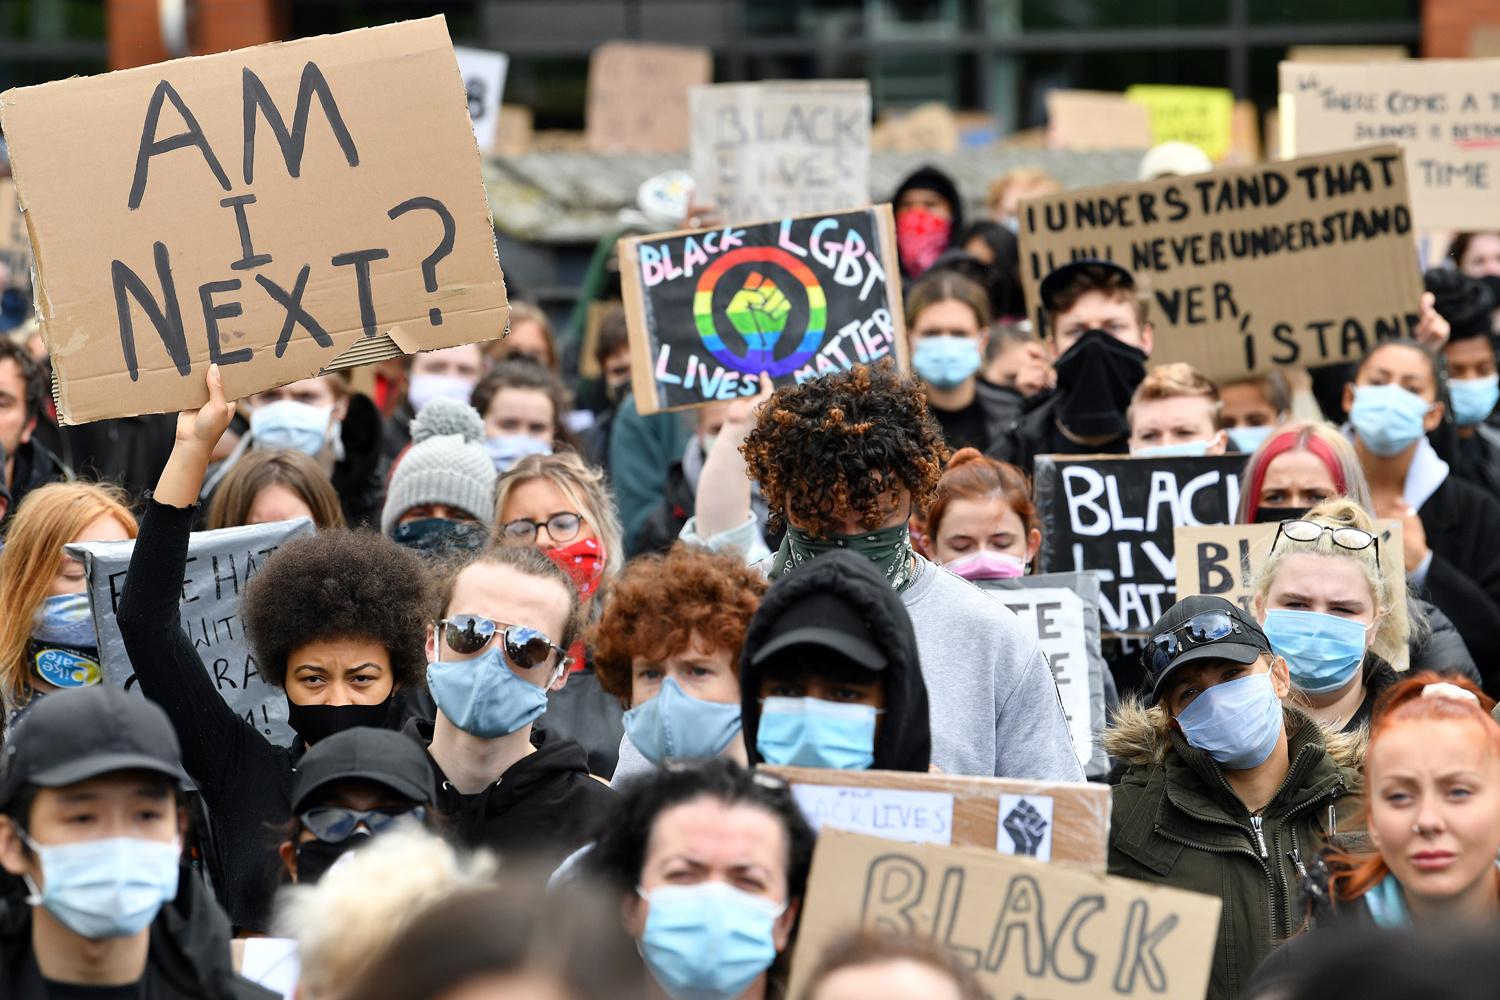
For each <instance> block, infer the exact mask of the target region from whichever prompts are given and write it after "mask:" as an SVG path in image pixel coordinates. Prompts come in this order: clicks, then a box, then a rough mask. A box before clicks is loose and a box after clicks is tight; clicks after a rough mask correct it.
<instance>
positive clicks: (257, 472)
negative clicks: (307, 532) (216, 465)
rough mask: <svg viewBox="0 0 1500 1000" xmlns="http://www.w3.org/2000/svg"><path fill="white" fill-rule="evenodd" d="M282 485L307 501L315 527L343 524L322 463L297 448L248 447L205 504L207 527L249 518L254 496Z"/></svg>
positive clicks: (235, 524) (228, 525) (235, 523)
mask: <svg viewBox="0 0 1500 1000" xmlns="http://www.w3.org/2000/svg"><path fill="white" fill-rule="evenodd" d="M271 486H284V487H286V488H287V489H289V490H291V491H292V492H293V493H295V494H297V496H299V497H301V498H302V502H303V503H305V504H307V506H308V508H309V509H310V510H311V511H312V518H313V523H314V524H316V525H317V526H318V530H319V531H326V530H328V529H329V528H342V527H344V511H343V509H342V508H341V507H340V506H339V495H338V494H337V493H335V492H334V490H333V483H331V482H329V481H328V476H327V475H325V474H324V472H323V467H322V466H320V465H319V464H318V463H317V460H316V459H314V458H312V457H310V456H308V455H304V454H303V453H302V452H300V451H289V450H285V449H281V450H275V451H267V450H263V449H258V448H252V449H250V450H249V451H247V452H245V454H243V455H241V456H240V459H239V461H238V462H235V463H234V468H232V469H230V470H229V471H228V472H227V473H225V475H224V478H223V479H222V480H220V481H219V485H218V487H217V488H216V489H215V490H214V496H213V499H212V500H211V501H209V504H208V528H209V530H213V529H216V528H236V527H239V526H240V525H242V524H244V523H246V522H247V521H248V520H249V518H250V509H251V508H252V507H254V506H255V498H256V497H258V496H260V494H261V492H262V491H264V490H265V489H267V488H268V487H271Z"/></svg>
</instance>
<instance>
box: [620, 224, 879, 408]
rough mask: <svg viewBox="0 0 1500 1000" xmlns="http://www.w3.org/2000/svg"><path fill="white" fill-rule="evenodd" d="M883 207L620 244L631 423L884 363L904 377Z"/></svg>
mask: <svg viewBox="0 0 1500 1000" xmlns="http://www.w3.org/2000/svg"><path fill="white" fill-rule="evenodd" d="M895 229H896V227H895V223H894V221H893V220H892V215H891V206H890V205H875V206H873V207H870V208H866V209H860V210H858V211H849V212H836V213H829V214H817V215H802V216H792V217H787V218H782V219H774V220H771V221H767V222H751V223H743V224H736V225H732V226H719V227H715V228H713V229H694V230H679V231H677V232H672V233H659V234H657V235H654V236H638V237H630V238H627V239H622V240H620V286H621V290H622V291H623V293H624V299H625V318H626V322H627V323H628V325H629V329H630V360H631V385H632V387H633V392H634V396H635V405H636V407H637V408H638V409H639V410H640V412H641V413H656V412H657V411H659V410H678V409H685V408H687V407H692V406H702V405H703V404H704V403H709V402H713V401H715V400H724V399H737V398H740V397H744V396H753V395H755V393H756V391H757V389H758V383H759V376H760V374H761V373H762V372H765V373H767V374H769V375H770V376H771V378H772V379H773V381H774V382H775V383H776V384H777V385H778V386H782V385H790V384H794V383H801V382H804V381H806V380H807V379H809V378H814V377H816V376H818V375H822V374H825V373H827V372H832V371H843V370H845V369H848V368H850V367H852V366H853V365H855V364H862V363H869V362H871V361H875V360H878V359H880V358H883V357H886V356H890V355H893V356H894V357H895V358H896V364H897V366H898V367H899V368H900V369H901V370H902V371H905V370H906V368H907V345H906V323H905V320H904V317H903V316H902V312H901V273H900V270H899V269H898V267H897V264H896V231H895Z"/></svg>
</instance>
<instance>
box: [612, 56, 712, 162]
mask: <svg viewBox="0 0 1500 1000" xmlns="http://www.w3.org/2000/svg"><path fill="white" fill-rule="evenodd" d="M713 78H714V63H713V54H712V53H711V52H709V50H708V49H705V48H694V47H689V46H681V45H643V44H640V43H638V42H606V43H605V44H603V45H600V46H599V47H598V48H596V49H594V53H593V55H592V56H591V57H590V58H589V83H588V106H587V109H586V113H585V115H584V122H585V128H586V131H587V141H588V148H589V151H590V152H594V153H680V152H682V151H683V150H685V149H687V147H688V130H689V114H688V91H689V90H691V89H692V88H694V87H697V86H701V85H702V84H705V83H710V82H712V81H713Z"/></svg>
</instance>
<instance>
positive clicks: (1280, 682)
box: [1271, 656, 1292, 701]
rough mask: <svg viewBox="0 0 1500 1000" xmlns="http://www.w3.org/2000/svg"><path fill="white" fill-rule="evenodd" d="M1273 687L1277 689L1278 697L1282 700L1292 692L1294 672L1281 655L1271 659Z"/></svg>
mask: <svg viewBox="0 0 1500 1000" xmlns="http://www.w3.org/2000/svg"><path fill="white" fill-rule="evenodd" d="M1271 687H1272V688H1273V689H1275V691H1276V697H1277V698H1278V699H1280V700H1282V701H1286V699H1287V698H1288V697H1289V696H1290V695H1291V693H1292V672H1291V669H1290V668H1289V667H1288V666H1287V665H1286V660H1284V659H1283V658H1281V657H1280V656H1275V657H1272V659H1271Z"/></svg>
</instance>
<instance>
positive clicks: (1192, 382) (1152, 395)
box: [1125, 361, 1223, 430]
mask: <svg viewBox="0 0 1500 1000" xmlns="http://www.w3.org/2000/svg"><path fill="white" fill-rule="evenodd" d="M1181 397H1189V398H1198V399H1206V400H1208V402H1209V414H1210V419H1211V420H1213V424H1214V429H1215V430H1218V429H1219V428H1220V427H1221V426H1223V420H1222V418H1221V411H1222V405H1221V404H1220V402H1219V387H1218V386H1216V385H1214V384H1213V383H1212V382H1211V381H1209V380H1208V378H1207V377H1206V376H1205V375H1203V374H1201V373H1200V372H1199V371H1198V370H1197V369H1196V368H1194V367H1193V366H1192V365H1189V364H1185V363H1184V362H1181V361H1179V362H1176V363H1175V364H1170V365H1157V366H1156V367H1155V368H1152V369H1151V370H1150V371H1149V372H1147V373H1146V377H1145V378H1144V379H1142V380H1141V384H1140V385H1138V386H1136V390H1135V395H1134V396H1131V397H1130V407H1129V408H1128V409H1126V411H1125V419H1126V420H1127V421H1131V422H1133V421H1134V418H1135V408H1136V406H1137V405H1138V404H1140V403H1155V402H1158V401H1160V400H1163V399H1178V398H1181Z"/></svg>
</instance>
